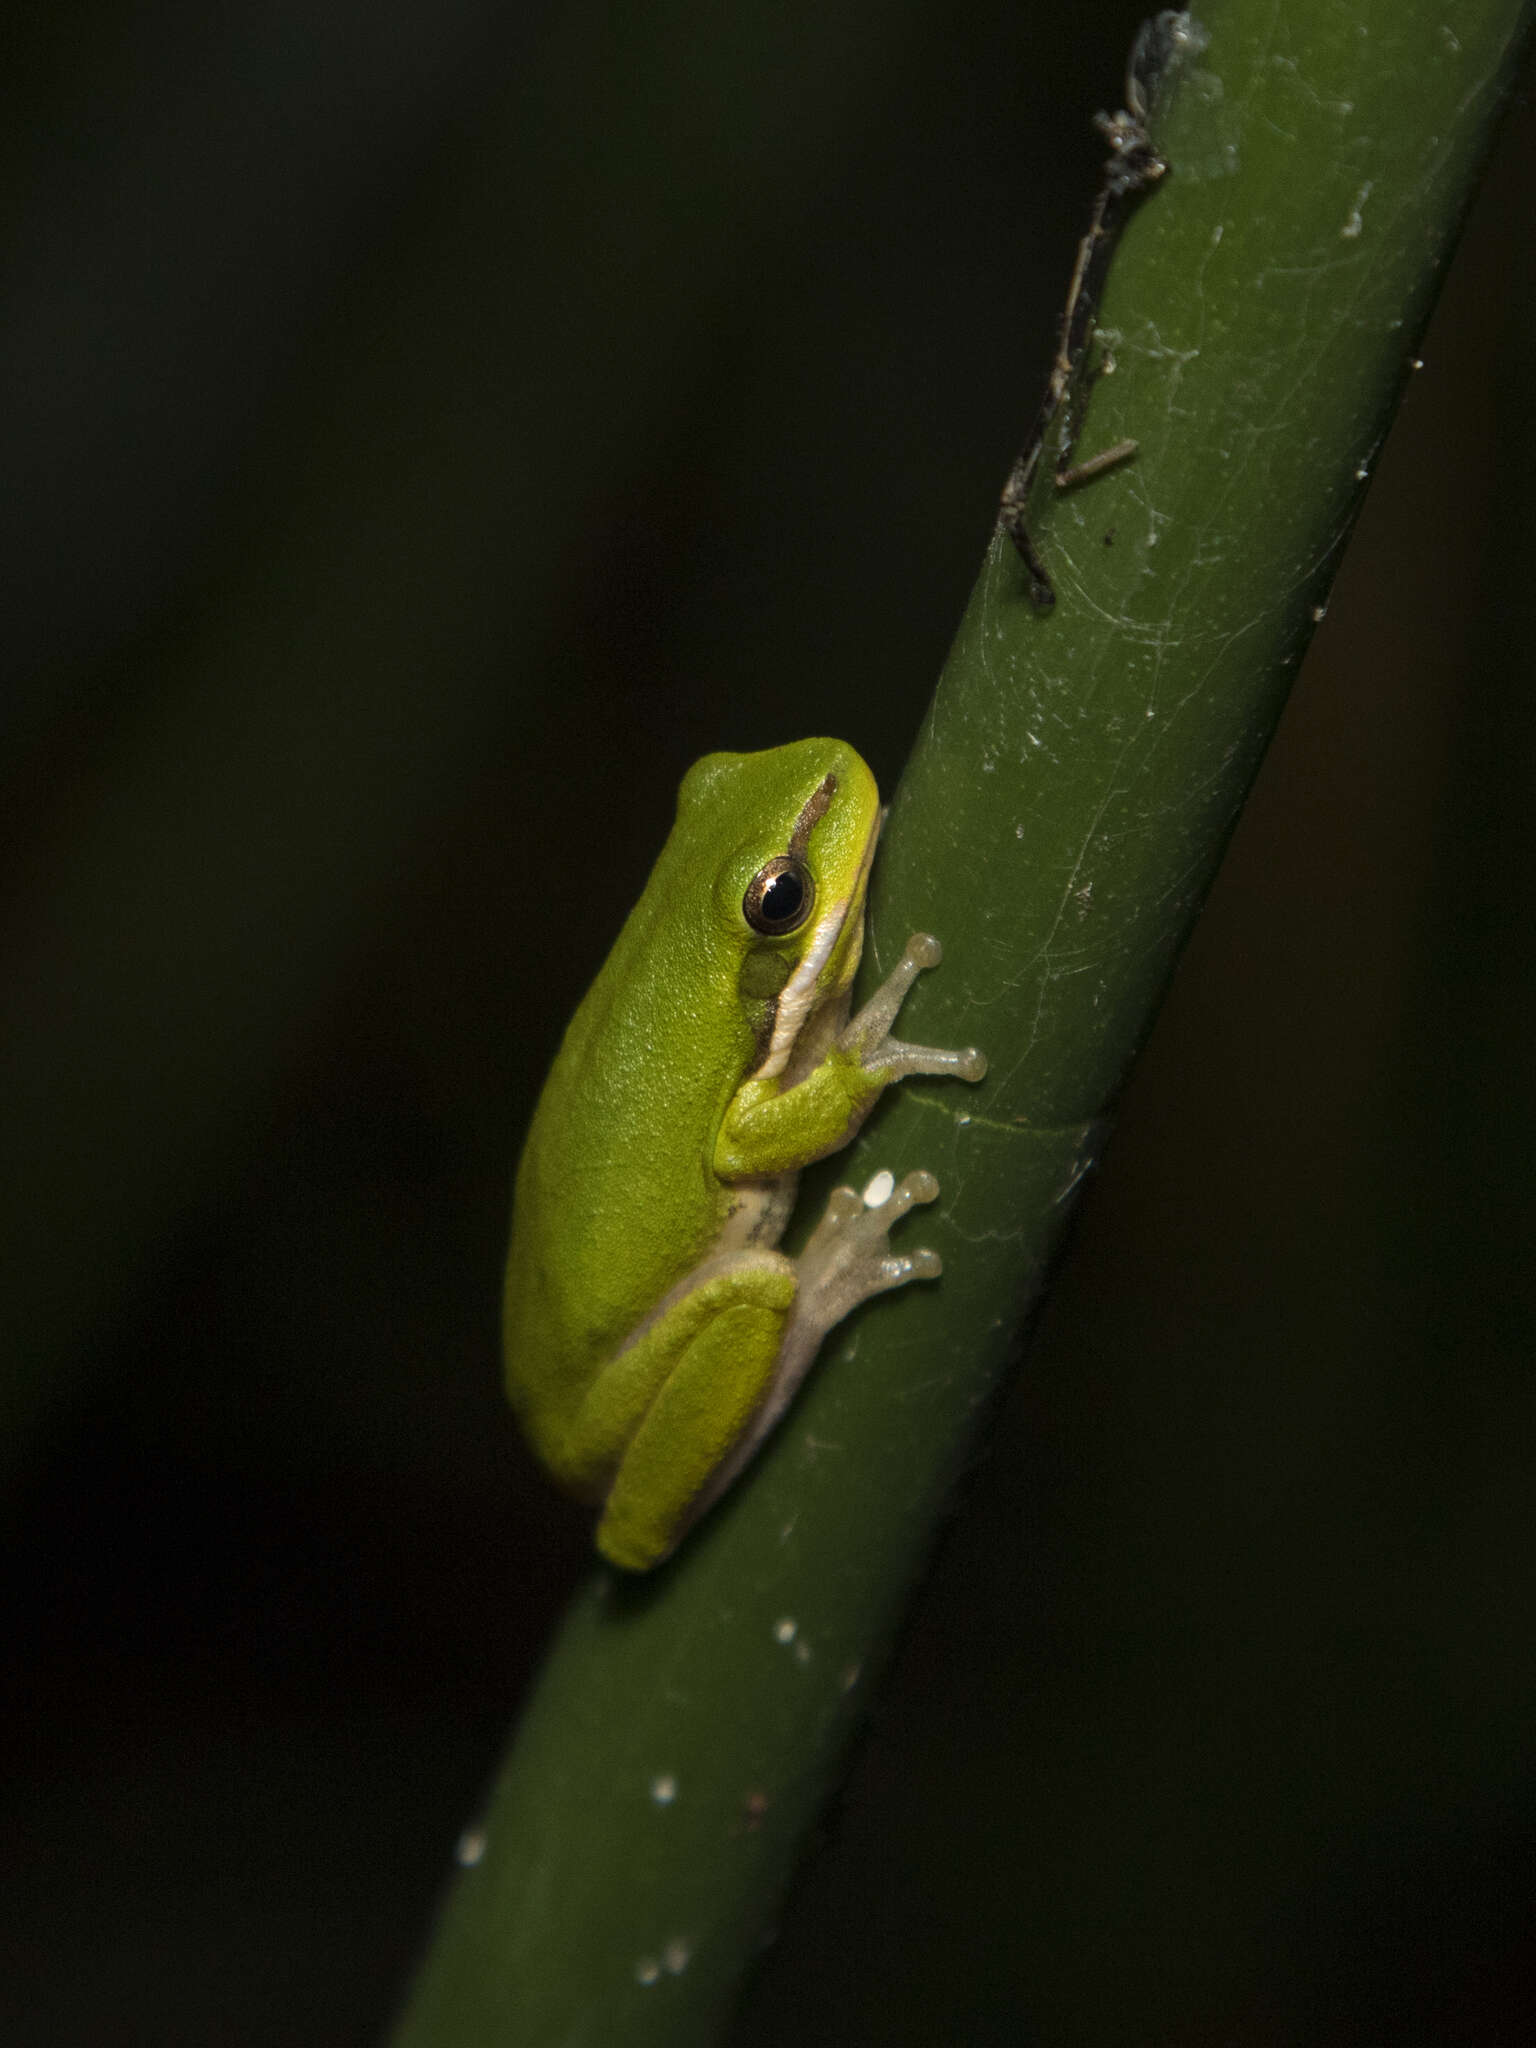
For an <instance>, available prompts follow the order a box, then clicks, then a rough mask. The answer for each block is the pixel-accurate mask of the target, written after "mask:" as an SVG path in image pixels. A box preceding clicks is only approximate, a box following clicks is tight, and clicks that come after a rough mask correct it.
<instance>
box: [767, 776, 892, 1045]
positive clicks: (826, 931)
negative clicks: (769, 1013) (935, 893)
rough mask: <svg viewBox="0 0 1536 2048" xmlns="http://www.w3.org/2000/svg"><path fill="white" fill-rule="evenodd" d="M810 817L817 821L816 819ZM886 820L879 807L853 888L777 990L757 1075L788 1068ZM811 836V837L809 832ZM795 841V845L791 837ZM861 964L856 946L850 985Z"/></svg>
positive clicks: (831, 908) (829, 911)
mask: <svg viewBox="0 0 1536 2048" xmlns="http://www.w3.org/2000/svg"><path fill="white" fill-rule="evenodd" d="M828 780H829V781H830V780H831V778H830V777H828ZM825 786H826V785H825V784H823V786H822V787H823V788H825ZM821 794H822V792H821V790H818V791H817V792H816V796H813V797H812V798H811V802H810V803H809V804H807V805H806V810H807V811H808V810H810V808H811V805H812V804H815V803H816V802H817V799H818V798H820V797H821ZM827 801H830V798H828V799H826V800H824V801H822V804H821V809H820V810H819V811H818V812H817V814H816V815H817V817H820V816H821V815H822V813H823V812H825V810H826V808H827ZM800 816H801V819H802V820H803V818H804V816H805V812H804V811H802V812H801V814H800ZM812 822H813V823H814V820H813V821H812ZM884 823H885V812H884V810H881V811H880V813H879V815H878V816H877V817H876V819H875V826H874V830H873V831H872V832H871V833H870V835H869V844H868V845H867V846H866V847H865V849H864V858H863V859H862V860H861V861H860V862H859V871H858V873H857V874H856V875H855V876H854V878H853V887H852V888H851V889H850V890H849V891H848V893H847V895H846V896H842V897H839V898H838V900H837V901H836V902H835V903H831V904H829V905H828V906H827V908H826V910H825V911H824V912H823V913H822V916H821V917H820V919H819V920H818V922H817V924H816V927H815V929H814V930H813V932H812V933H811V941H810V944H809V945H808V946H807V947H806V949H805V951H804V953H803V954H802V955H801V956H800V965H799V966H798V967H797V968H796V969H795V971H794V973H793V974H792V975H791V976H790V977H789V979H788V981H786V982H785V984H784V986H783V988H781V989H780V990H779V996H778V1001H777V1002H776V1003H775V1005H774V1014H773V1036H772V1038H771V1039H770V1040H769V1041H768V1051H767V1054H766V1056H765V1058H764V1060H763V1063H762V1065H761V1066H760V1067H759V1068H758V1070H757V1078H758V1079H760V1080H764V1081H771V1080H773V1079H774V1078H775V1077H776V1076H778V1075H779V1074H782V1073H783V1071H784V1069H785V1067H787V1066H788V1064H789V1057H790V1054H791V1053H792V1052H793V1051H794V1049H795V1041H796V1040H797V1039H798V1038H799V1036H800V1027H801V1026H802V1025H803V1024H804V1022H805V1020H806V1018H807V1017H808V1016H809V1015H810V1013H811V1011H812V1010H813V1009H814V1008H815V1007H816V994H817V982H818V981H819V980H820V977H821V970H822V969H823V967H825V966H826V964H827V961H828V960H829V959H830V958H831V956H832V951H833V949H834V947H835V946H836V945H837V942H838V940H839V939H840V938H841V937H842V933H843V927H844V925H845V924H846V923H847V922H848V916H849V913H850V911H852V910H853V909H854V908H855V906H857V905H859V904H862V903H863V901H864V892H865V890H866V889H867V887H868V886H869V871H870V868H871V867H872V866H873V864H874V859H875V847H876V846H877V844H878V843H879V839H880V827H881V826H882V825H883V824H884ZM799 831H800V822H799V821H797V822H796V825H795V832H796V834H797V835H798V834H799ZM807 836H809V834H808V833H807ZM791 844H792V845H793V844H794V841H793V840H792V841H791ZM862 945H863V940H862V935H861V937H860V941H859V946H860V949H862ZM858 964H859V960H858V952H857V951H856V952H855V954H854V957H853V959H852V960H851V961H850V962H849V967H848V980H849V983H850V985H851V983H852V980H853V975H854V970H855V969H856V968H857V967H858Z"/></svg>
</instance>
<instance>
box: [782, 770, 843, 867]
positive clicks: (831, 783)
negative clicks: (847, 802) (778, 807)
mask: <svg viewBox="0 0 1536 2048" xmlns="http://www.w3.org/2000/svg"><path fill="white" fill-rule="evenodd" d="M836 795H837V777H836V776H835V775H828V776H826V777H824V778H823V780H822V781H821V782H820V784H818V786H817V787H816V788H815V789H814V790H813V791H812V792H811V795H810V797H809V798H808V799H807V802H806V805H805V808H804V810H802V811H801V813H800V815H799V817H798V818H796V820H795V829H794V831H793V832H791V833H790V835H789V854H790V858H791V860H804V859H805V849H806V846H807V844H808V842H809V840H810V836H811V834H812V832H814V831H815V829H816V827H817V826H818V825H819V824H820V823H821V821H822V819H823V818H824V817H825V816H826V815H827V811H828V809H829V808H830V806H831V803H832V799H833V797H835V796H836Z"/></svg>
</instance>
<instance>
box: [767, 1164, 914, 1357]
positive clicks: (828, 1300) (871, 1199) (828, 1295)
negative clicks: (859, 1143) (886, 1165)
mask: <svg viewBox="0 0 1536 2048" xmlns="http://www.w3.org/2000/svg"><path fill="white" fill-rule="evenodd" d="M938 1192H939V1184H938V1182H937V1181H936V1180H935V1179H934V1177H933V1175H932V1174H931V1173H925V1172H923V1171H922V1170H921V1169H920V1170H919V1171H917V1172H916V1173H909V1174H908V1175H907V1176H906V1177H905V1179H903V1180H901V1181H900V1182H898V1183H896V1184H895V1185H894V1186H893V1185H892V1183H891V1176H890V1175H889V1174H877V1175H876V1177H875V1179H874V1180H873V1181H871V1182H870V1185H869V1187H868V1188H867V1189H866V1190H865V1194H864V1196H862V1197H861V1196H859V1195H857V1194H855V1193H854V1191H853V1189H852V1188H836V1189H834V1191H833V1193H832V1196H831V1199H830V1200H829V1201H828V1203H827V1207H826V1212H825V1214H824V1215H823V1216H822V1219H821V1221H820V1223H818V1224H817V1226H816V1229H815V1231H814V1232H813V1234H812V1236H811V1240H810V1242H809V1243H808V1244H807V1245H806V1248H805V1250H804V1251H803V1252H802V1253H801V1255H800V1259H799V1267H800V1306H801V1312H802V1314H809V1315H810V1316H812V1317H813V1318H814V1319H815V1321H816V1322H817V1323H818V1324H819V1325H820V1326H821V1328H822V1329H824V1330H827V1329H830V1328H831V1327H832V1325H833V1324H834V1323H837V1322H840V1321H841V1320H842V1318H843V1317H844V1316H845V1315H847V1313H848V1311H849V1310H850V1309H852V1308H855V1307H857V1305H858V1304H859V1303H860V1302H861V1301H867V1300H868V1299H869V1297H870V1296H871V1295H872V1294H884V1293H885V1292H886V1290H887V1289H888V1288H892V1287H904V1286H905V1285H906V1283H907V1282H908V1281H909V1280H937V1279H938V1277H939V1275H940V1273H941V1272H942V1271H943V1270H944V1267H943V1262H942V1260H941V1259H940V1258H939V1255H938V1253H937V1252H935V1251H930V1250H928V1249H927V1247H926V1246H924V1247H921V1248H919V1249H916V1250H913V1251H910V1252H897V1251H893V1250H892V1249H891V1243H890V1231H891V1227H892V1225H893V1224H896V1223H899V1222H900V1220H901V1219H902V1217H903V1216H905V1215H906V1213H907V1211H908V1210H909V1209H911V1208H913V1207H914V1206H915V1205H916V1204H917V1203H919V1202H931V1201H932V1200H933V1199H934V1197H935V1196H936V1195H937V1194H938Z"/></svg>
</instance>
